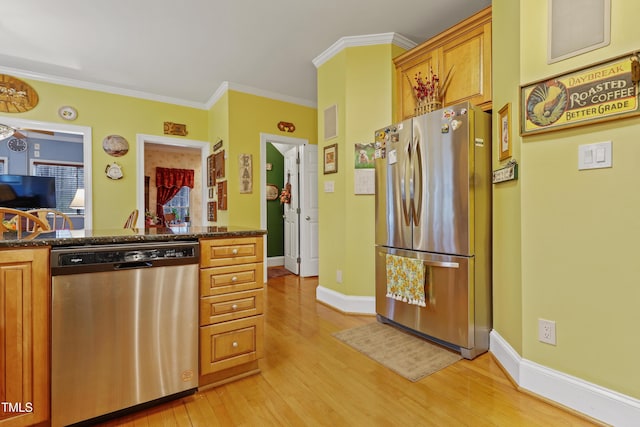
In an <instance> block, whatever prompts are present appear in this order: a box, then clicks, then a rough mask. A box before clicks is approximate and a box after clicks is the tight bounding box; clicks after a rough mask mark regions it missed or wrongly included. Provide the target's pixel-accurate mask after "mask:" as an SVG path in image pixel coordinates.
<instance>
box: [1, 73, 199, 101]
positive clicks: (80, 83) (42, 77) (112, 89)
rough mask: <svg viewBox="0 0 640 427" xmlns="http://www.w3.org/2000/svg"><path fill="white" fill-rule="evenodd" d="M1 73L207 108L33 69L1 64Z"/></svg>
mask: <svg viewBox="0 0 640 427" xmlns="http://www.w3.org/2000/svg"><path fill="white" fill-rule="evenodd" d="M0 73H2V74H10V75H12V76H16V77H22V78H26V79H32V80H38V81H42V82H46V83H53V84H57V85H62V86H70V87H75V88H80V89H88V90H95V91H98V92H105V93H111V94H114V95H123V96H130V97H133V98H141V99H146V100H149V101H157V102H164V103H167V104H175V105H182V106H184V107H191V108H197V109H200V110H204V109H205V108H206V106H205V104H203V103H200V102H193V101H187V100H184V99H179V98H172V97H169V96H162V95H156V94H152V93H148V92H143V91H138V90H131V89H123V88H119V87H115V86H109V85H103V84H99V83H91V82H85V81H83V80H75V79H68V78H65V77H55V76H50V75H47V74H40V73H34V72H32V71H25V70H20V69H17V68H8V67H2V66H0Z"/></svg>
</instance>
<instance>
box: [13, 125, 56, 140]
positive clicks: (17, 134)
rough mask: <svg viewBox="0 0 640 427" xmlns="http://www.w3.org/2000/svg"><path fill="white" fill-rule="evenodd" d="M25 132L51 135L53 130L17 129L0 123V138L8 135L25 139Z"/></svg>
mask: <svg viewBox="0 0 640 427" xmlns="http://www.w3.org/2000/svg"><path fill="white" fill-rule="evenodd" d="M25 132H36V133H41V134H45V135H50V136H53V135H54V132H52V131H49V130H40V129H17V128H14V127H11V126H7V125H3V124H1V123H0V139H6V138H9V137H10V136H15V137H16V138H18V139H26V138H27V135H26V134H25Z"/></svg>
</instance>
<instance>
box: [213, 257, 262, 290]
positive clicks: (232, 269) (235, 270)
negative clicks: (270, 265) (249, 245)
mask: <svg viewBox="0 0 640 427" xmlns="http://www.w3.org/2000/svg"><path fill="white" fill-rule="evenodd" d="M262 265H263V264H262V263H261V262H258V263H252V264H242V265H232V266H228V267H212V268H203V269H200V295H201V296H208V295H220V294H226V293H229V292H238V291H246V290H249V289H259V288H262V286H263V285H262V284H263V282H262V275H263V271H262Z"/></svg>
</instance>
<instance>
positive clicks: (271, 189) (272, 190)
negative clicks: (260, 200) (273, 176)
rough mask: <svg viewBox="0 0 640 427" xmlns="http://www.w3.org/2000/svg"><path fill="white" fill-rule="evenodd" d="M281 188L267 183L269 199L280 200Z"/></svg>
mask: <svg viewBox="0 0 640 427" xmlns="http://www.w3.org/2000/svg"><path fill="white" fill-rule="evenodd" d="M278 196H280V190H279V189H278V186H277V185H274V184H267V200H278Z"/></svg>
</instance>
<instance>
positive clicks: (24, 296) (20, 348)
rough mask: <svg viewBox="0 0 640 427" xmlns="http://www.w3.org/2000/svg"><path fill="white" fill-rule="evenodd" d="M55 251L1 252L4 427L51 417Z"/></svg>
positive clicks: (0, 393) (0, 398) (0, 372)
mask: <svg viewBox="0 0 640 427" xmlns="http://www.w3.org/2000/svg"><path fill="white" fill-rule="evenodd" d="M49 278H50V276H49V249H48V248H47V249H45V248H41V249H9V250H0V325H2V328H0V402H2V406H1V407H0V426H2V427H6V426H12V427H13V426H30V425H34V424H37V423H41V422H44V421H47V420H48V418H49V332H48V331H49V294H50V280H49Z"/></svg>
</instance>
